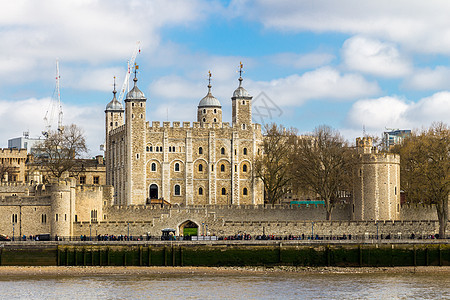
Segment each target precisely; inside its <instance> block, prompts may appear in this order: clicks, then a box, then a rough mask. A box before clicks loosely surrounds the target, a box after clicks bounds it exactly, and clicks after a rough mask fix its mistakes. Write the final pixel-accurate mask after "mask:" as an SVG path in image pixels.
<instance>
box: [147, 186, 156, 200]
mask: <svg viewBox="0 0 450 300" xmlns="http://www.w3.org/2000/svg"><path fill="white" fill-rule="evenodd" d="M149 196H150V200H152V199H158V186H157V185H156V184H154V183H153V184H151V185H150V189H149Z"/></svg>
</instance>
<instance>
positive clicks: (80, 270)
mask: <svg viewBox="0 0 450 300" xmlns="http://www.w3.org/2000/svg"><path fill="white" fill-rule="evenodd" d="M279 272H281V273H315V274H325V273H329V274H360V273H443V274H449V275H450V266H445V267H434V266H433V267H430V266H429V267H423V266H420V267H378V268H365V267H363V268H341V267H292V266H277V267H56V266H48V267H19V266H1V267H0V276H61V275H63V276H91V275H133V276H135V275H156V274H168V275H178V274H179V275H186V274H191V275H204V274H211V275H225V274H245V273H247V274H251V273H262V274H269V273H279Z"/></svg>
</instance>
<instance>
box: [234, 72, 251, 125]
mask: <svg viewBox="0 0 450 300" xmlns="http://www.w3.org/2000/svg"><path fill="white" fill-rule="evenodd" d="M242 68H243V64H242V63H240V69H239V87H238V88H237V89H236V90H235V91H234V93H233V97H231V101H232V107H233V109H232V116H233V127H239V128H240V129H244V130H245V129H247V128H248V127H250V126H251V124H252V105H251V100H252V98H253V97H252V96H250V94H249V93H248V92H247V91H246V90H245V89H244V88H243V87H242V80H243V79H242V72H243V70H242Z"/></svg>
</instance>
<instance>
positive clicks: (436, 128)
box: [393, 122, 450, 238]
mask: <svg viewBox="0 0 450 300" xmlns="http://www.w3.org/2000/svg"><path fill="white" fill-rule="evenodd" d="M393 151H394V152H397V153H399V154H400V172H401V177H400V180H401V182H400V184H401V187H402V190H404V191H405V193H406V198H407V201H408V202H411V203H427V204H434V205H436V211H437V215H438V219H439V237H441V238H445V234H446V227H447V222H448V211H449V208H448V202H449V201H448V199H449V193H450V176H449V173H450V128H449V127H448V125H447V124H444V123H442V122H440V123H434V124H433V125H432V126H431V127H430V128H429V129H426V130H422V131H421V132H413V133H412V134H411V136H410V137H408V138H406V139H405V140H404V141H403V143H402V144H401V145H397V146H396V147H395V148H394V149H393Z"/></svg>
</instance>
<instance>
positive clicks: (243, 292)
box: [0, 267, 450, 299]
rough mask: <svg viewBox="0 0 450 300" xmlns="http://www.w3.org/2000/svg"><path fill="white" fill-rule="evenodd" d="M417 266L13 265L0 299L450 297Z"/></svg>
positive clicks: (438, 276)
mask: <svg viewBox="0 0 450 300" xmlns="http://www.w3.org/2000/svg"><path fill="white" fill-rule="evenodd" d="M17 270H19V271H17ZM48 270H50V271H48ZM67 270H68V271H67ZM413 271H414V269H408V270H407V271H397V272H390V271H387V272H385V271H379V272H360V273H354V272H348V271H345V269H344V272H341V271H339V270H337V271H336V270H333V271H331V272H330V271H327V270H326V269H325V272H322V271H320V270H319V271H313V272H310V271H307V272H304V271H303V272H280V271H275V272H273V271H272V272H271V271H246V270H244V271H239V270H216V269H211V268H176V269H173V268H153V269H150V271H148V269H144V268H71V269H67V268H66V269H62V268H59V269H58V268H55V267H53V268H52V267H50V268H45V267H44V268H16V267H9V268H6V269H5V268H4V269H0V275H1V276H0V291H1V293H2V299H148V298H152V299H450V276H449V274H450V273H449V272H448V270H447V271H445V272H441V271H437V272H434V271H431V272H430V271H427V272H416V273H414V272H413Z"/></svg>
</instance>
